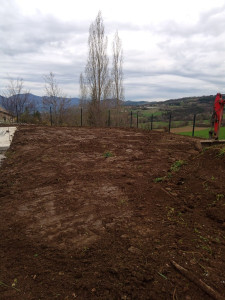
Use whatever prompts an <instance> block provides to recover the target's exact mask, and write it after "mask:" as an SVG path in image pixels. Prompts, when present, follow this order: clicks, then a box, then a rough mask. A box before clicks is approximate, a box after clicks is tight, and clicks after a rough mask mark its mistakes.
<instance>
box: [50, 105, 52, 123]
mask: <svg viewBox="0 0 225 300" xmlns="http://www.w3.org/2000/svg"><path fill="white" fill-rule="evenodd" d="M50 122H51V126H52V108H51V106H50Z"/></svg>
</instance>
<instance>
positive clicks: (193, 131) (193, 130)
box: [192, 114, 196, 136]
mask: <svg viewBox="0 0 225 300" xmlns="http://www.w3.org/2000/svg"><path fill="white" fill-rule="evenodd" d="M195 118H196V114H194V118H193V128H192V136H194V135H195Z"/></svg>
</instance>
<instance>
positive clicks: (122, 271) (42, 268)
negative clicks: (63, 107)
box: [0, 126, 225, 300]
mask: <svg viewBox="0 0 225 300" xmlns="http://www.w3.org/2000/svg"><path fill="white" fill-rule="evenodd" d="M6 155H7V159H6V160H5V161H4V163H3V165H2V167H1V175H0V187H1V188H0V219H1V225H0V262H1V269H0V298H1V299H187V300H188V299H211V298H212V297H215V295H213V293H214V292H215V294H216V293H219V294H220V295H222V296H225V281H224V278H225V277H224V275H225V271H224V270H225V261H224V260H225V258H224V255H223V254H224V250H225V235H224V230H225V223H224V221H225V220H224V216H225V211H224V208H225V205H224V202H225V198H224V197H225V192H224V178H225V167H224V166H225V164H224V163H225V159H224V157H225V156H224V155H223V151H222V150H221V149H220V148H218V147H217V148H211V149H206V150H204V151H201V150H200V146H199V143H198V140H195V139H191V138H188V137H182V136H177V135H174V134H168V133H162V132H154V131H151V132H147V131H141V130H134V129H102V128H94V129H93V128H50V127H36V126H24V127H21V128H19V130H18V131H17V132H16V134H15V137H14V140H13V143H12V145H11V148H10V150H9V151H8V152H7V154H6ZM174 262H175V263H174ZM177 264H178V265H177ZM177 266H178V267H177ZM179 266H181V267H183V268H185V270H186V271H187V273H185V272H184V273H182V271H180V270H179ZM187 274H188V275H187ZM199 280H201V281H199ZM201 282H203V283H204V284H203V286H202V285H201ZM210 288H211V289H210Z"/></svg>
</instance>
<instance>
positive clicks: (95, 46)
mask: <svg viewBox="0 0 225 300" xmlns="http://www.w3.org/2000/svg"><path fill="white" fill-rule="evenodd" d="M107 48H108V38H107V36H106V34H105V27H104V22H103V18H102V14H101V12H99V13H98V15H97V17H96V19H95V21H94V22H93V23H92V24H91V25H90V28H89V38H88V57H87V62H86V66H85V68H84V72H82V73H81V74H80V78H79V84H80V95H79V98H80V105H79V106H80V108H82V109H83V110H84V112H85V113H86V115H87V122H88V124H89V125H91V126H101V125H104V124H103V123H104V122H105V119H104V118H103V116H104V114H105V112H106V111H107V110H108V109H114V112H115V118H116V119H117V121H116V123H117V125H119V123H120V121H119V112H120V110H121V104H122V101H123V100H124V87H123V49H122V42H121V39H120V38H119V35H118V31H117V32H116V33H115V35H114V40H113V43H112V62H111V68H110V62H109V56H108V54H107ZM43 79H44V92H45V96H44V97H43V108H44V110H43V112H41V113H40V112H39V111H38V110H37V109H36V107H35V103H34V101H32V100H31V99H30V98H29V93H30V91H28V90H26V89H25V87H24V81H23V79H19V78H18V79H16V80H14V79H9V82H8V85H7V86H6V89H5V92H4V94H3V96H2V97H1V105H2V106H3V107H4V108H5V109H6V110H7V111H8V112H10V113H11V114H12V115H13V116H14V118H16V121H17V122H19V121H22V122H23V121H24V122H26V121H27V122H29V121H31V122H34V121H35V123H37V122H45V121H46V120H45V119H46V118H48V115H49V110H50V113H51V118H52V120H51V121H52V122H53V123H54V124H55V125H62V124H67V123H69V119H70V118H71V117H72V115H73V112H74V109H73V107H72V106H71V101H70V99H69V98H68V97H67V96H66V95H65V94H64V92H63V91H62V89H61V88H60V87H59V85H58V83H57V80H56V78H55V74H54V73H53V72H50V73H49V74H48V75H45V76H44V77H43ZM46 122H47V121H46Z"/></svg>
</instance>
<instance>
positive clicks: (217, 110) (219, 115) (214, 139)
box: [200, 93, 225, 146]
mask: <svg viewBox="0 0 225 300" xmlns="http://www.w3.org/2000/svg"><path fill="white" fill-rule="evenodd" d="M224 105H225V100H224V99H222V95H221V94H220V93H217V95H216V98H215V101H214V106H213V113H212V117H211V130H210V131H209V139H208V140H202V141H201V142H200V143H201V145H202V146H212V145H215V144H224V143H225V140H219V132H220V127H221V123H222V119H223V108H224Z"/></svg>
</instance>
